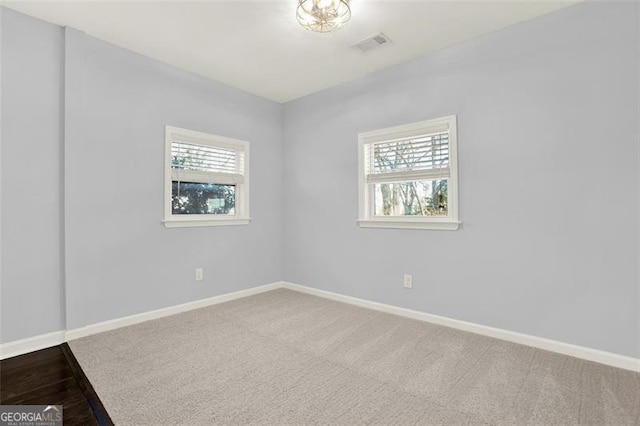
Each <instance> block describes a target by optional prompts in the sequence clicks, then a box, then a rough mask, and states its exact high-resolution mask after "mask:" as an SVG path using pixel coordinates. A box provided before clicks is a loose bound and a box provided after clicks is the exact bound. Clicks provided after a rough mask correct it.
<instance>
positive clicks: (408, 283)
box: [404, 274, 413, 288]
mask: <svg viewBox="0 0 640 426" xmlns="http://www.w3.org/2000/svg"><path fill="white" fill-rule="evenodd" d="M412 286H413V277H412V276H411V275H409V274H404V288H411V287H412Z"/></svg>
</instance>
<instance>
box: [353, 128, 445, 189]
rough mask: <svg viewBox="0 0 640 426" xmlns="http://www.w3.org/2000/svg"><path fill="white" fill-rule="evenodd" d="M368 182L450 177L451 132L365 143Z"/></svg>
mask: <svg viewBox="0 0 640 426" xmlns="http://www.w3.org/2000/svg"><path fill="white" fill-rule="evenodd" d="M365 160H366V164H365V173H366V181H367V183H379V182H398V181H402V180H412V179H416V178H448V177H449V175H450V169H449V132H448V131H444V132H438V133H435V134H427V135H420V136H415V137H411V138H406V139H399V140H392V141H383V142H374V143H369V144H366V145H365Z"/></svg>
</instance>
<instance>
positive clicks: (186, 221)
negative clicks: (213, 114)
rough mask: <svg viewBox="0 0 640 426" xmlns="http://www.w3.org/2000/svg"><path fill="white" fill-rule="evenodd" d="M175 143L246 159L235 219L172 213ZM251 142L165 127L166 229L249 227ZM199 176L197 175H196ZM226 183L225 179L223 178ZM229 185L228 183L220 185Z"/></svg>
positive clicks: (224, 216)
mask: <svg viewBox="0 0 640 426" xmlns="http://www.w3.org/2000/svg"><path fill="white" fill-rule="evenodd" d="M175 140H180V141H183V142H190V143H194V144H198V145H206V146H212V147H216V148H224V149H233V150H235V151H239V152H242V153H243V155H244V161H243V164H244V170H243V173H242V174H243V180H242V182H240V183H236V184H235V185H236V194H235V203H236V205H235V214H233V215H214V214H201V215H196V214H194V215H184V214H181V215H178V214H175V215H174V214H173V213H172V207H171V183H172V169H171V144H172V143H173V141H175ZM249 169H250V167H249V142H246V141H241V140H238V139H231V138H228V137H224V136H217V135H212V134H209V133H203V132H198V131H195V130H188V129H181V128H179V127H173V126H166V127H165V159H164V221H163V223H164V226H165V227H167V228H184V227H194V226H220V225H247V224H249V222H250V221H251V218H250V217H249ZM196 173H197V172H196ZM222 179H223V178H222ZM219 183H221V184H227V183H229V182H227V181H221V182H219Z"/></svg>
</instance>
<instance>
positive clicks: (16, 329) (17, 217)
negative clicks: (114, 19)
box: [0, 9, 64, 342]
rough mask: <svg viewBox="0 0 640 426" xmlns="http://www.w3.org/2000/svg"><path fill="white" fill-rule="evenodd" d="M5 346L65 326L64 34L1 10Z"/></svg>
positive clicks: (0, 292) (1, 307) (1, 314)
mask: <svg viewBox="0 0 640 426" xmlns="http://www.w3.org/2000/svg"><path fill="white" fill-rule="evenodd" d="M0 27H1V31H2V44H1V46H0V62H1V68H2V81H1V86H2V88H1V90H2V97H1V102H2V109H1V111H2V117H1V120H2V127H1V129H0V130H1V132H2V144H1V147H0V149H1V158H2V164H1V174H2V177H1V183H2V187H1V192H2V196H1V198H2V200H1V202H2V223H1V227H2V252H1V253H2V257H1V259H0V261H1V263H2V274H1V278H0V279H1V281H2V283H1V284H2V285H1V287H0V296H1V303H0V311H1V312H0V317H1V320H0V322H1V324H2V328H1V329H0V339H1V340H0V341H2V342H8V341H12V340H17V339H21V338H24V337H30V336H34V335H38V334H43V333H48V332H52V331H58V330H61V329H64V303H63V302H64V290H63V282H64V281H63V276H62V273H63V268H62V259H63V246H62V244H63V236H62V220H63V215H62V193H63V187H62V131H63V125H62V97H63V93H62V79H63V68H62V66H63V48H64V38H63V30H62V28H60V27H57V26H54V25H50V24H47V23H44V22H42V21H38V20H36V19H31V18H28V17H25V16H22V15H18V14H16V13H13V12H11V11H9V10H6V9H2V15H1V21H0Z"/></svg>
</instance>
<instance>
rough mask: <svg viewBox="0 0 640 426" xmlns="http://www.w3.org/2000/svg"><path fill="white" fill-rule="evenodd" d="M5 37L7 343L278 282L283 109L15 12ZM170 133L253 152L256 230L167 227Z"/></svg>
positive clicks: (6, 20) (6, 22) (7, 15)
mask: <svg viewBox="0 0 640 426" xmlns="http://www.w3.org/2000/svg"><path fill="white" fill-rule="evenodd" d="M2 24H3V25H2V95H3V96H2V114H3V115H2V122H3V126H2V136H3V138H2V208H3V210H2V265H3V268H2V286H1V288H0V289H1V293H2V294H1V296H2V336H1V341H2V342H9V341H13V340H18V339H22V338H26V337H31V336H34V335H38V334H42V333H46V332H49V331H56V330H62V329H65V326H66V328H68V329H73V328H77V327H81V326H84V325H87V324H92V323H96V322H100V321H105V320H109V319H114V318H119V317H122V316H127V315H132V314H136V313H140V312H146V311H149V310H153V309H158V308H162V307H167V306H173V305H177V304H180V303H185V302H189V301H192V300H197V299H202V298H205V297H210V296H214V295H218V294H224V293H229V292H232V291H237V290H241V289H245V288H250V287H254V286H256V285H260V284H266V283H270V282H274V281H277V280H279V279H281V277H282V266H283V261H282V251H281V250H280V248H281V247H282V214H281V208H282V199H281V198H282V165H281V161H282V155H281V154H282V153H281V149H282V146H281V141H282V135H281V132H282V106H281V105H280V104H277V103H275V102H271V101H267V100H264V99H261V98H258V97H256V96H253V95H250V94H247V93H244V92H241V91H238V90H235V89H232V88H229V87H227V86H224V85H222V84H219V83H216V82H212V81H210V80H207V79H204V78H200V77H197V76H194V75H192V74H189V73H186V72H183V71H180V70H178V69H176V68H174V67H171V66H168V65H165V64H162V63H160V62H157V61H154V60H151V59H148V58H146V57H143V56H140V55H137V54H134V53H132V52H129V51H127V50H124V49H121V48H119V47H116V46H113V45H110V44H108V43H105V42H102V41H99V40H96V39H93V38H91V37H88V36H86V35H84V34H83V33H81V32H78V31H75V30H72V29H68V30H66V31H65V30H63V29H62V28H60V27H57V26H55V25H51V24H47V23H44V22H42V21H38V20H34V19H31V18H29V17H26V16H24V15H21V14H18V13H16V12H13V11H11V10H8V9H3V21H2ZM63 66H64V72H63ZM65 80H66V81H65ZM166 124H170V125H174V126H179V127H185V128H189V129H194V130H199V131H204V132H211V133H214V134H219V135H224V136H229V137H233V138H238V139H243V140H248V141H250V142H251V155H252V159H253V160H254V161H252V164H251V217H252V219H253V220H252V222H251V224H250V225H248V226H233V227H212V228H182V229H166V228H165V227H164V226H163V225H162V223H161V221H162V219H163V214H164V211H163V207H164V204H163V190H164V186H163V185H164V126H165V125H166ZM255 159H259V161H255ZM63 164H64V167H63ZM63 175H64V186H63ZM63 208H64V210H65V214H64V215H63V214H62V209H63ZM63 221H64V224H63ZM63 241H64V247H65V248H64V249H63ZM274 247H275V248H276V249H274ZM196 267H203V268H204V281H202V282H199V283H197V284H196V282H195V281H194V269H195V268H196ZM63 271H64V274H65V277H66V282H65V280H63ZM63 282H65V286H64V288H63ZM65 299H66V309H65ZM65 312H66V324H65Z"/></svg>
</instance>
